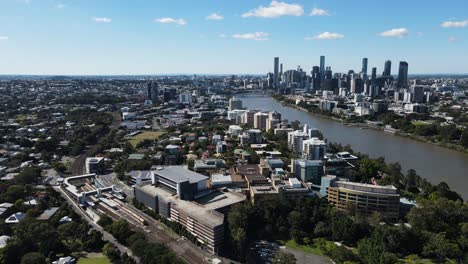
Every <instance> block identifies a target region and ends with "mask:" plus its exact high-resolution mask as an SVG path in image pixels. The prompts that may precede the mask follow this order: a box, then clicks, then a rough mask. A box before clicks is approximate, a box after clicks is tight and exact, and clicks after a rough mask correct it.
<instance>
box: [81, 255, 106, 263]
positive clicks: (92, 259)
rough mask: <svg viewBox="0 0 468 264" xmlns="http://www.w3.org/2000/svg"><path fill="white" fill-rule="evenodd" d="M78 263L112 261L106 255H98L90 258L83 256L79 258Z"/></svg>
mask: <svg viewBox="0 0 468 264" xmlns="http://www.w3.org/2000/svg"><path fill="white" fill-rule="evenodd" d="M77 264H111V262H110V260H109V259H108V258H107V257H106V256H96V257H89V258H85V257H82V258H80V259H79V260H78V263H77Z"/></svg>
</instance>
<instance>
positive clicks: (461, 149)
mask: <svg viewBox="0 0 468 264" xmlns="http://www.w3.org/2000/svg"><path fill="white" fill-rule="evenodd" d="M271 98H273V100H275V101H277V102H279V103H281V104H282V105H283V106H287V107H292V108H295V109H297V110H300V111H303V112H306V113H308V114H310V115H314V116H317V117H320V118H324V119H328V120H332V121H335V122H338V123H341V124H343V125H345V126H351V127H358V128H361V129H372V130H376V131H381V132H383V133H390V132H386V131H385V128H384V127H379V126H376V125H372V124H366V123H350V122H346V121H345V120H343V119H341V118H337V117H334V116H328V115H322V114H317V113H314V112H310V111H308V110H307V109H305V108H303V107H300V106H298V105H296V104H290V103H286V102H284V101H282V100H278V99H277V98H275V97H273V96H272V97H271ZM392 134H394V135H396V136H400V137H403V138H408V139H411V140H415V141H418V142H422V143H426V144H431V145H434V146H438V147H442V148H446V149H450V150H455V151H458V152H461V153H464V154H468V149H466V148H464V147H462V146H460V145H457V144H452V143H442V142H434V141H431V140H428V139H426V138H424V137H422V136H417V135H413V134H408V133H403V132H399V131H397V132H396V133H392Z"/></svg>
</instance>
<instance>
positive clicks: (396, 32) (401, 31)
mask: <svg viewBox="0 0 468 264" xmlns="http://www.w3.org/2000/svg"><path fill="white" fill-rule="evenodd" d="M408 34H409V31H408V29H406V28H394V29H390V30H387V31H384V32H381V33H380V34H379V35H380V36H382V37H393V38H403V37H406V36H408Z"/></svg>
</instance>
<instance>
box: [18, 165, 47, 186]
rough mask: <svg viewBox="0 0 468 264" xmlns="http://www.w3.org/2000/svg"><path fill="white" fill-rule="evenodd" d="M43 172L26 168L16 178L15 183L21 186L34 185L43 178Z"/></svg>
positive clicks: (34, 168)
mask: <svg viewBox="0 0 468 264" xmlns="http://www.w3.org/2000/svg"><path fill="white" fill-rule="evenodd" d="M41 171H42V170H41V169H40V168H36V167H28V168H24V169H23V171H21V172H20V174H18V175H17V176H16V177H15V182H16V184H21V185H25V184H32V183H34V182H36V181H37V179H38V178H39V177H40V176H41Z"/></svg>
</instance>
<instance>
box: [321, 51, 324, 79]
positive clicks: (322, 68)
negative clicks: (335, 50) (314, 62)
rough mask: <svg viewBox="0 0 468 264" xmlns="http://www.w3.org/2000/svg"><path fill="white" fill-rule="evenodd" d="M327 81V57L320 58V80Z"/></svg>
mask: <svg viewBox="0 0 468 264" xmlns="http://www.w3.org/2000/svg"><path fill="white" fill-rule="evenodd" d="M323 79H325V56H320V80H323Z"/></svg>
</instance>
